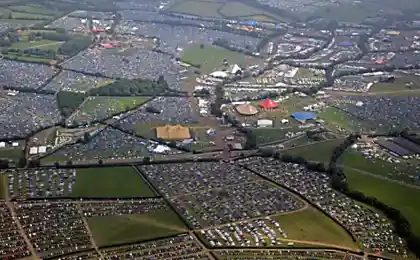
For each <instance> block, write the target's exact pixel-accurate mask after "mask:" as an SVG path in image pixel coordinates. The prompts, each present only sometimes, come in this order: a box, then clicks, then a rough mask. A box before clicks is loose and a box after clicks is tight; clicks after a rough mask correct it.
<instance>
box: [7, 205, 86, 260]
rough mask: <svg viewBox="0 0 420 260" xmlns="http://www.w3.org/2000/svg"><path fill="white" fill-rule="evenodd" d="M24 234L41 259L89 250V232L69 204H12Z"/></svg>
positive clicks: (78, 214)
mask: <svg viewBox="0 0 420 260" xmlns="http://www.w3.org/2000/svg"><path fill="white" fill-rule="evenodd" d="M14 207H15V209H16V214H17V215H18V219H19V222H20V224H21V225H22V228H23V230H24V231H25V233H26V234H27V236H28V238H29V240H30V242H31V243H32V245H33V246H34V249H35V250H36V252H37V254H38V255H39V256H41V257H43V258H50V257H54V256H59V255H63V254H66V253H71V252H75V251H81V250H86V249H89V248H91V247H92V246H91V243H90V239H89V235H88V231H87V229H86V227H85V225H84V223H83V220H82V217H81V215H80V213H79V210H78V208H77V206H76V205H75V204H74V203H72V202H71V201H60V202H57V201H51V202H44V201H43V200H42V201H26V202H14Z"/></svg>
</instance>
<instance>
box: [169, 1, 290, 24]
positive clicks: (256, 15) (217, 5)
mask: <svg viewBox="0 0 420 260" xmlns="http://www.w3.org/2000/svg"><path fill="white" fill-rule="evenodd" d="M169 11H171V12H176V13H184V14H190V15H196V16H203V17H214V18H241V19H243V20H246V19H252V20H258V21H266V22H276V21H279V20H284V18H283V17H279V16H276V15H275V14H272V13H270V12H267V11H264V10H260V9H258V8H255V7H253V6H250V5H247V4H246V3H241V2H240V1H230V2H226V3H223V2H219V1H207V0H205V1H203V0H201V1H200V0H199V1H193V0H184V1H181V2H179V3H177V4H175V5H173V6H172V7H171V8H170V9H169Z"/></svg>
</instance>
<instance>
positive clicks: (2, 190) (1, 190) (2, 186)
mask: <svg viewBox="0 0 420 260" xmlns="http://www.w3.org/2000/svg"><path fill="white" fill-rule="evenodd" d="M7 189H8V187H7V180H6V176H5V175H4V174H3V173H1V172H0V199H4V198H5V197H6V193H7Z"/></svg>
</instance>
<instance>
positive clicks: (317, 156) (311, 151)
mask: <svg viewBox="0 0 420 260" xmlns="http://www.w3.org/2000/svg"><path fill="white" fill-rule="evenodd" d="M341 143H343V140H342V139H334V140H326V141H321V142H317V143H312V144H309V145H305V146H300V147H296V148H293V149H288V150H287V151H286V153H287V154H290V155H296V156H301V157H303V158H305V159H306V160H309V161H317V162H326V163H328V162H329V161H330V159H331V155H332V152H333V150H334V148H335V147H337V146H338V145H340V144H341Z"/></svg>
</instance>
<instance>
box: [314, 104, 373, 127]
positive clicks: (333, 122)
mask: <svg viewBox="0 0 420 260" xmlns="http://www.w3.org/2000/svg"><path fill="white" fill-rule="evenodd" d="M318 117H319V118H320V119H323V120H324V121H325V125H326V126H327V127H328V128H330V129H331V130H333V131H336V130H337V131H339V132H347V131H350V132H355V131H361V130H362V129H367V128H368V127H367V123H366V122H361V121H360V120H358V119H356V118H354V117H352V116H351V115H349V114H347V113H345V112H344V111H342V110H340V109H338V108H336V107H327V108H326V109H324V110H322V111H320V112H319V113H318Z"/></svg>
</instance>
